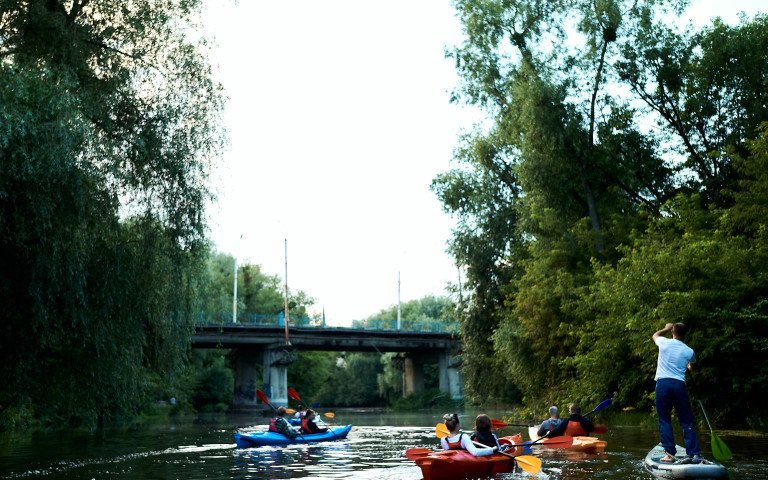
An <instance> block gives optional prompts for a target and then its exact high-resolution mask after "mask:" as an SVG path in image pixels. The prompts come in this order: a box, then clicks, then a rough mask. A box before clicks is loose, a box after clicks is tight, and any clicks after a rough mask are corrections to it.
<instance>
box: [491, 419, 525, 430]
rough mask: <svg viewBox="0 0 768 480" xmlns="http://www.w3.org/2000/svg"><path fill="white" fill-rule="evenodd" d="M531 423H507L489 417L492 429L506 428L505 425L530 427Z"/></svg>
mask: <svg viewBox="0 0 768 480" xmlns="http://www.w3.org/2000/svg"><path fill="white" fill-rule="evenodd" d="M530 426H531V425H523V424H522V423H507V422H504V421H502V420H497V419H495V418H492V419H491V428H493V429H494V430H498V429H499V428H506V427H526V428H527V427H530Z"/></svg>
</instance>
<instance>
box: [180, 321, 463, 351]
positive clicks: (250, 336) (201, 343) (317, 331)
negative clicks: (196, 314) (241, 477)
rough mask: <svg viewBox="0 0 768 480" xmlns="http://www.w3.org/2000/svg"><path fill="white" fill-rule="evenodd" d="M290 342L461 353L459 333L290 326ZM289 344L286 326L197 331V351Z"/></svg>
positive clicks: (337, 347)
mask: <svg viewBox="0 0 768 480" xmlns="http://www.w3.org/2000/svg"><path fill="white" fill-rule="evenodd" d="M288 333H289V336H288V338H289V340H290V344H291V346H292V347H294V348H297V349H299V350H315V351H317V350H322V351H333V352H342V351H344V352H382V353H383V352H414V353H418V352H434V351H437V350H458V349H459V348H460V346H461V341H460V340H459V338H458V336H457V335H456V334H452V333H437V332H405V331H388V330H379V331H377V330H362V329H353V328H327V327H326V328H314V327H306V328H302V327H290V328H289V331H288ZM279 344H282V345H284V344H285V330H284V328H283V327H272V326H221V325H217V326H199V327H197V328H196V329H195V335H194V337H193V338H192V346H193V347H195V348H216V347H220V348H237V349H248V347H249V346H251V347H254V348H256V349H262V348H266V347H274V346H275V345H279Z"/></svg>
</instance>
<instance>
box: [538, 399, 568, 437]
mask: <svg viewBox="0 0 768 480" xmlns="http://www.w3.org/2000/svg"><path fill="white" fill-rule="evenodd" d="M562 423H563V420H562V419H561V418H560V411H559V410H558V409H557V407H556V406H554V405H552V406H551V407H549V418H548V419H546V420H544V421H543V422H541V425H540V426H539V430H538V431H537V432H536V435H538V436H539V437H544V436H547V437H554V436H557V435H553V433H555V431H558V432H559V431H560V429H559V428H558V427H560V424H562ZM559 435H562V433H560V434H559Z"/></svg>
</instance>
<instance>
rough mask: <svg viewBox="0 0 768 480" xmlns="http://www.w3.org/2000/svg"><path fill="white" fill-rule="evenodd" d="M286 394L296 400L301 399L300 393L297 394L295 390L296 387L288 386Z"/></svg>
mask: <svg viewBox="0 0 768 480" xmlns="http://www.w3.org/2000/svg"><path fill="white" fill-rule="evenodd" d="M288 396H289V397H291V398H292V399H294V400H296V401H297V402H300V401H301V395H299V392H297V391H296V389H295V388H293V387H288Z"/></svg>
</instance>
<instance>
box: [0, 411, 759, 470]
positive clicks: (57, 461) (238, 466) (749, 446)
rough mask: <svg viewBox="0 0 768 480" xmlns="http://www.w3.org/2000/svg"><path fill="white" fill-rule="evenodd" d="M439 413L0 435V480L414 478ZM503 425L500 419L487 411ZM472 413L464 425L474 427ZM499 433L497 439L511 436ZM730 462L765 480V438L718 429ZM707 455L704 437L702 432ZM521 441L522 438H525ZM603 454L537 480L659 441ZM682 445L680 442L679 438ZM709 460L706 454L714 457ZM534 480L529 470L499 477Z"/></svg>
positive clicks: (620, 429)
mask: <svg viewBox="0 0 768 480" xmlns="http://www.w3.org/2000/svg"><path fill="white" fill-rule="evenodd" d="M441 413H443V412H431V413H419V414H402V413H371V412H354V411H336V418H335V422H336V423H337V424H347V423H352V424H353V425H354V427H353V429H352V431H351V432H350V434H349V437H348V438H347V439H346V440H339V441H335V442H327V443H319V444H310V445H292V446H289V447H284V448H272V447H263V448H257V449H238V448H236V447H235V443H234V440H233V437H232V434H233V433H234V432H235V431H236V430H237V429H238V428H249V429H253V428H256V427H258V428H262V427H260V426H259V424H263V423H264V421H265V419H263V418H256V417H255V416H242V415H240V416H226V417H224V416H219V417H208V418H202V417H201V418H198V419H190V418H185V419H179V420H176V421H175V422H170V421H169V422H164V423H161V424H152V425H142V426H138V427H124V428H120V429H116V428H113V429H109V430H107V431H105V432H100V433H93V432H83V431H66V432H59V433H55V434H54V433H27V434H14V435H11V436H5V437H0V478H12V479H38V478H39V479H49V480H58V479H97V480H101V479H158V480H160V479H162V480H166V479H179V480H197V479H237V480H244V479H258V480H261V479H287V478H349V479H403V480H411V479H412V480H418V479H420V478H422V477H421V471H420V469H419V468H418V467H417V466H415V465H414V463H413V462H410V461H408V460H406V459H405V456H404V451H405V450H406V449H407V448H411V447H427V448H433V447H436V446H437V444H438V440H437V438H436V437H435V424H436V423H438V421H439V420H440V417H441ZM488 413H489V414H490V415H491V416H492V417H495V418H502V417H503V416H504V415H503V412H488ZM475 414H476V412H467V414H466V416H463V417H462V419H463V420H464V423H465V424H467V425H471V424H472V421H471V419H472V418H474V415H475ZM513 430H514V429H505V430H503V431H501V432H500V433H501V434H504V435H508V434H512V433H515V432H514V431H513ZM717 433H718V436H719V437H720V438H721V439H722V440H723V441H724V442H725V443H726V444H727V445H728V446H729V447H730V449H731V450H732V451H733V453H734V459H733V460H731V461H728V462H725V465H726V467H727V468H728V470H729V472H730V474H731V478H733V479H746V480H753V479H768V436H766V435H763V434H757V433H755V432H743V431H718V432H717ZM699 435H700V437H701V440H702V444H703V448H704V453H705V454H707V453H709V432H708V431H702V430H700V431H699ZM524 438H527V436H526V435H525V434H524ZM601 438H603V439H605V440H607V441H608V449H607V450H606V452H605V453H603V454H596V455H595V454H592V455H590V454H580V453H576V452H569V451H566V450H554V449H544V448H541V449H536V450H535V451H534V453H535V454H536V455H538V456H539V457H540V458H541V460H542V462H543V467H542V470H541V472H540V473H539V474H538V475H536V478H540V479H568V480H585V479H651V478H653V477H651V475H649V474H647V473H645V471H644V470H643V464H642V461H643V457H644V456H645V454H646V453H647V451H648V450H649V449H650V448H651V447H652V446H653V445H654V444H656V443H657V437H656V431H655V430H654V429H652V428H646V429H643V428H640V427H637V426H621V425H609V428H608V433H606V434H605V435H601ZM678 441H681V440H680V439H679V440H678ZM710 458H711V457H710ZM522 478H533V477H532V476H531V475H528V474H527V473H525V472H518V473H509V474H501V475H498V476H497V477H496V479H499V480H504V479H506V480H509V479H522Z"/></svg>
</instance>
